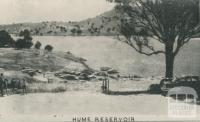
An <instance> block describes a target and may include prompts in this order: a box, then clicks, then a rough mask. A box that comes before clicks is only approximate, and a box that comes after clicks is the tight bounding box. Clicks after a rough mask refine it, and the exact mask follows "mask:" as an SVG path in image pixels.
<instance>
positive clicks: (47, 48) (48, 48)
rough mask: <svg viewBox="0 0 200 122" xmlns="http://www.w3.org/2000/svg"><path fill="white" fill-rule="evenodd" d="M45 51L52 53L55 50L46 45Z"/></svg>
mask: <svg viewBox="0 0 200 122" xmlns="http://www.w3.org/2000/svg"><path fill="white" fill-rule="evenodd" d="M44 49H45V50H47V51H49V52H51V51H52V50H53V47H52V46H51V45H46V46H45V48H44Z"/></svg>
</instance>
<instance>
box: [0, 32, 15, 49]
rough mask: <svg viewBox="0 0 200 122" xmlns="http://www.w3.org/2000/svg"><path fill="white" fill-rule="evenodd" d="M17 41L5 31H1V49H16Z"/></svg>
mask: <svg viewBox="0 0 200 122" xmlns="http://www.w3.org/2000/svg"><path fill="white" fill-rule="evenodd" d="M14 45H15V41H14V40H13V38H12V37H11V36H10V34H9V33H8V32H6V31H5V30H1V31H0V47H14Z"/></svg>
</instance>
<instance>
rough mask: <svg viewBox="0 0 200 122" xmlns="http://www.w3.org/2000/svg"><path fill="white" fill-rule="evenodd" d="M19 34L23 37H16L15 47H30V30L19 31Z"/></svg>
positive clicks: (31, 43)
mask: <svg viewBox="0 0 200 122" xmlns="http://www.w3.org/2000/svg"><path fill="white" fill-rule="evenodd" d="M19 36H22V37H23V39H18V40H17V41H16V44H15V47H16V48H17V49H22V48H27V49H29V48H31V47H32V46H33V42H32V37H31V35H30V31H29V30H24V31H21V32H20V34H19Z"/></svg>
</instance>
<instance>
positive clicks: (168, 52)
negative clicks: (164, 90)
mask: <svg viewBox="0 0 200 122" xmlns="http://www.w3.org/2000/svg"><path fill="white" fill-rule="evenodd" d="M108 1H109V0H108ZM117 2H118V5H117V6H116V9H117V10H118V11H119V12H120V13H121V25H120V26H121V27H120V33H121V34H122V35H123V36H125V38H126V39H125V40H121V41H123V42H125V43H126V44H128V45H129V46H131V47H132V48H133V49H135V50H136V51H137V52H139V53H141V54H145V55H147V56H151V55H154V54H161V53H162V54H164V55H165V60H166V74H165V76H166V77H167V78H172V77H173V69H174V59H175V57H176V55H177V54H178V52H179V51H180V49H181V48H182V47H183V46H184V45H185V44H186V43H188V42H189V41H190V40H191V38H193V37H195V36H196V35H197V34H199V32H200V26H199V0H124V1H123V0H121V1H120V0H117ZM156 41H157V42H159V43H161V44H163V47H164V48H163V49H155V48H156V46H153V44H152V43H155V42H156Z"/></svg>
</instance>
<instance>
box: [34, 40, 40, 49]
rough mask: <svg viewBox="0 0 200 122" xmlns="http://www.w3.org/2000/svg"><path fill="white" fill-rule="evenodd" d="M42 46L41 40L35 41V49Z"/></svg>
mask: <svg viewBox="0 0 200 122" xmlns="http://www.w3.org/2000/svg"><path fill="white" fill-rule="evenodd" d="M41 46H42V44H41V43H40V42H39V41H37V42H36V43H35V46H34V47H35V49H40V47H41Z"/></svg>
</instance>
